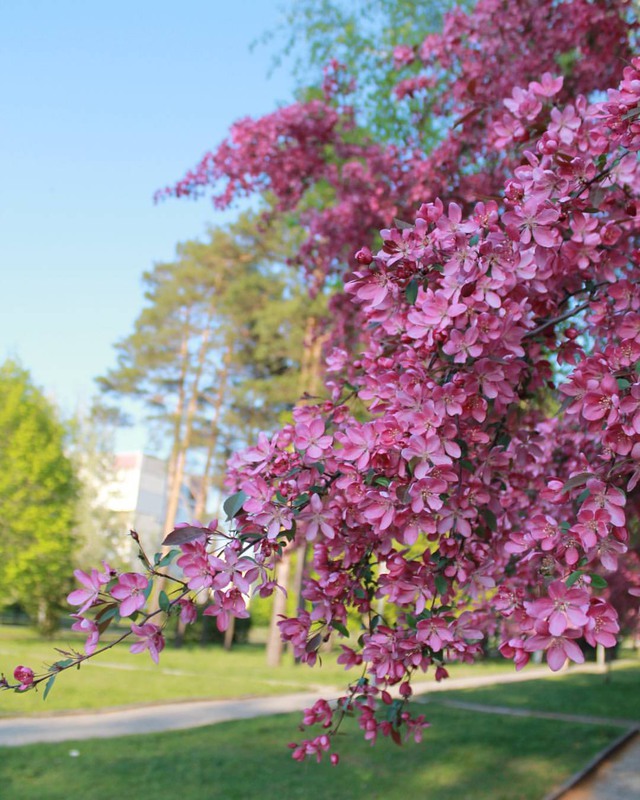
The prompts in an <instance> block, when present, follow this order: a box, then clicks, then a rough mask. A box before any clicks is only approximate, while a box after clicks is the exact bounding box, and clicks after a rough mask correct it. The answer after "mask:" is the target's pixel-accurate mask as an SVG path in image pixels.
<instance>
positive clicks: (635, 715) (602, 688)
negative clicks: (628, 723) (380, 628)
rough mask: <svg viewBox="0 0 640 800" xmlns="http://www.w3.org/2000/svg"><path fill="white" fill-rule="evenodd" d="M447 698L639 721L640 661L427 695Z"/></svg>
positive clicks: (431, 700) (438, 699)
mask: <svg viewBox="0 0 640 800" xmlns="http://www.w3.org/2000/svg"><path fill="white" fill-rule="evenodd" d="M449 700H463V701H466V702H473V703H481V704H484V705H491V706H507V707H509V708H528V709H533V710H535V711H554V712H561V713H565V714H581V715H585V716H593V717H602V718H609V719H611V718H618V719H628V720H632V721H640V664H636V665H633V666H626V665H622V664H616V663H615V662H614V664H613V666H612V668H611V670H610V671H609V672H608V673H607V674H599V675H587V674H575V675H571V674H569V675H562V676H559V677H553V678H549V679H545V680H543V681H539V680H538V681H524V682H522V683H511V684H502V685H500V684H497V685H495V686H487V687H485V688H481V689H456V690H452V691H450V692H446V693H443V694H437V695H436V694H432V695H429V703H438V702H445V703H446V702H447V701H449Z"/></svg>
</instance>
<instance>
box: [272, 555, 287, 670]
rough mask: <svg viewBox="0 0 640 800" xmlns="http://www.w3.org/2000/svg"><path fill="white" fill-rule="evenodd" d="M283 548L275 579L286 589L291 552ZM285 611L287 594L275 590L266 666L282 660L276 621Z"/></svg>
mask: <svg viewBox="0 0 640 800" xmlns="http://www.w3.org/2000/svg"><path fill="white" fill-rule="evenodd" d="M288 549H289V548H286V549H285V552H284V553H283V555H282V558H281V559H280V561H279V562H278V565H277V567H276V581H277V583H278V584H279V585H280V586H282V587H283V588H285V589H286V587H287V586H288V584H289V569H290V566H291V554H290V552H287V550H288ZM286 613H287V596H286V594H285V593H284V592H281V591H279V590H278V589H276V591H275V592H274V594H273V611H272V613H271V624H270V626H269V637H268V639H267V666H268V667H279V666H280V662H281V661H282V651H283V649H284V645H283V642H282V639H281V637H280V628H278V622H279V621H280V616H281V615H285V614H286Z"/></svg>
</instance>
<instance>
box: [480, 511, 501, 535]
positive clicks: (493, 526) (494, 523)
mask: <svg viewBox="0 0 640 800" xmlns="http://www.w3.org/2000/svg"><path fill="white" fill-rule="evenodd" d="M480 515H481V516H482V517H483V519H484V521H485V522H486V523H487V527H488V528H489V530H491V531H497V530H498V520H497V519H496V515H495V514H494V513H493V511H492V510H491V509H490V508H481V509H480Z"/></svg>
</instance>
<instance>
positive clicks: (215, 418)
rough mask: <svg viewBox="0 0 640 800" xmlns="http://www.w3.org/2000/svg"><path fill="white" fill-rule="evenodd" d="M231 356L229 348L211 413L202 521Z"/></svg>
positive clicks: (199, 507) (199, 505)
mask: <svg viewBox="0 0 640 800" xmlns="http://www.w3.org/2000/svg"><path fill="white" fill-rule="evenodd" d="M231 355H232V350H231V347H230V346H228V347H227V349H226V351H225V354H224V359H223V362H222V370H221V371H220V372H219V374H218V391H217V392H216V396H215V400H214V402H213V409H212V413H211V423H210V428H211V434H210V437H209V444H208V445H207V456H206V460H205V465H204V469H203V470H202V477H201V480H200V485H199V486H198V491H197V494H196V508H195V517H196V519H199V520H200V521H203V520H202V517H203V516H204V514H205V512H206V510H207V495H208V492H209V483H210V480H211V468H212V466H213V463H214V460H215V453H216V449H217V447H218V439H219V438H220V428H219V422H220V411H221V410H222V404H223V402H224V396H225V392H226V390H227V380H228V378H229V366H230V364H231Z"/></svg>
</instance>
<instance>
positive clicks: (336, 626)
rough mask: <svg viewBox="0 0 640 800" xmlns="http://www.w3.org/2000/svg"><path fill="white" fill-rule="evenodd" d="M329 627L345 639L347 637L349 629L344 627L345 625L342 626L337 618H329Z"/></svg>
mask: <svg viewBox="0 0 640 800" xmlns="http://www.w3.org/2000/svg"><path fill="white" fill-rule="evenodd" d="M331 627H332V628H333V629H334V630H336V631H338V633H341V634H342V635H343V636H344V637H346V638H347V639H348V638H349V631H348V629H347V628H346V626H344V625H343V624H342V623H341V622H338V621H337V620H335V619H332V620H331Z"/></svg>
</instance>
